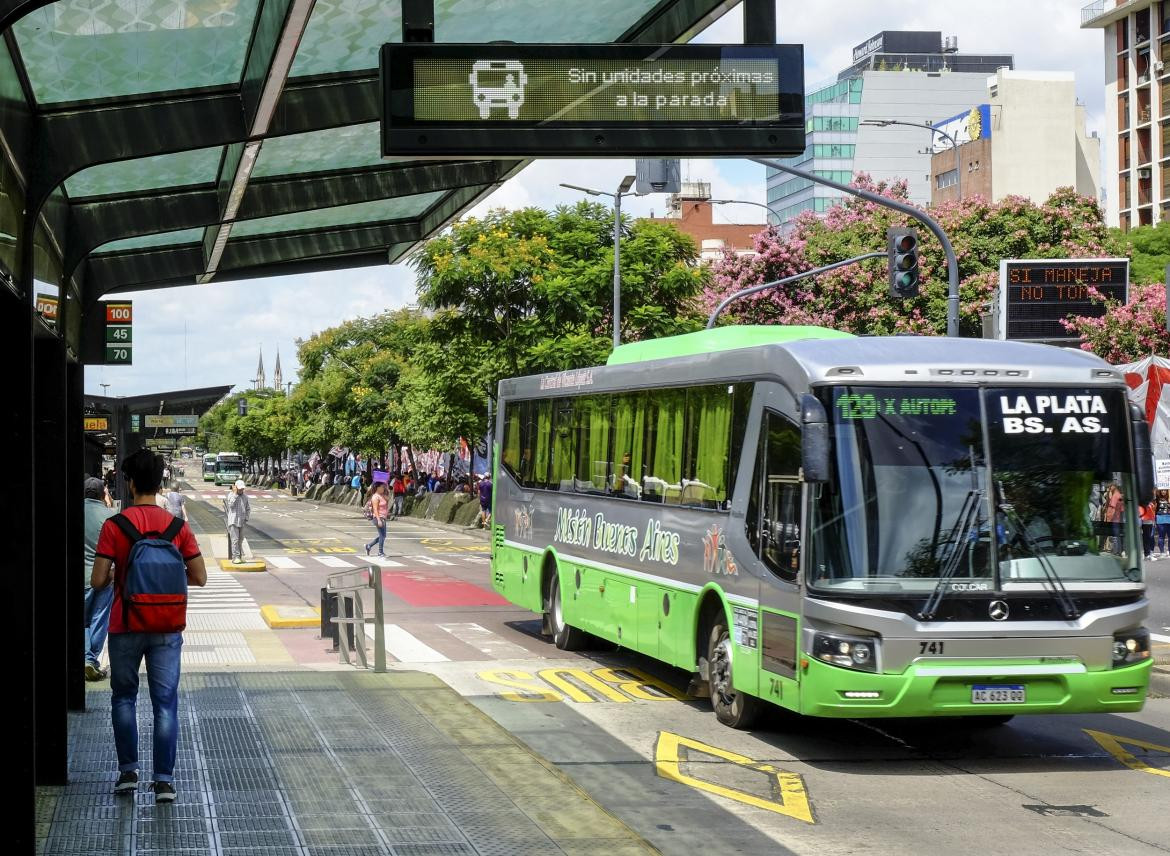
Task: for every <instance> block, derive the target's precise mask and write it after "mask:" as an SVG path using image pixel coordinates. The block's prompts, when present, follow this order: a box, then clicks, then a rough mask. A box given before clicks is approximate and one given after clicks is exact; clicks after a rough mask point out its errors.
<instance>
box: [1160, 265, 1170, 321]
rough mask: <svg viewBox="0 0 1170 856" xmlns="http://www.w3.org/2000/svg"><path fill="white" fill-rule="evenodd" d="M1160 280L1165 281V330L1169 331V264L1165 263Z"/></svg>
mask: <svg viewBox="0 0 1170 856" xmlns="http://www.w3.org/2000/svg"><path fill="white" fill-rule="evenodd" d="M1162 282H1163V283H1165V285H1164V286H1163V288H1164V289H1165V291H1166V332H1167V333H1170V265H1166V270H1165V271H1163V273H1162Z"/></svg>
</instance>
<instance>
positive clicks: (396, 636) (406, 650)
mask: <svg viewBox="0 0 1170 856" xmlns="http://www.w3.org/2000/svg"><path fill="white" fill-rule="evenodd" d="M383 629H384V631H385V634H386V635H385V647H386V653H388V654H390V655H391V656H392V657H394V659H396V660H398V661H399V662H400V663H445V662H447V661H449V660H450V659H451V658H450V657H444V656H443V655H442V654H440V653H439V652H438V651H436V650H435V649H434V648H432V647H431V646H430V645H427V644H426V643H425V642H422V641H420V640H419V639H417V638H416V637H414V636H413V635H412V634H411V633H410V632H409V631H407V630H404V629H403V628H401V627H399V626H398V625H397V624H386V625H383ZM366 635H367V636H369V637H370V638H371V639H373V638H374V628H373V627H371V626H370V625H369V624H367V625H366Z"/></svg>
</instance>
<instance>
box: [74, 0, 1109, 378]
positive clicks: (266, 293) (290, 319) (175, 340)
mask: <svg viewBox="0 0 1170 856" xmlns="http://www.w3.org/2000/svg"><path fill="white" fill-rule="evenodd" d="M1082 5H1084V3H1081V2H1069V0H1028V2H1026V3H1021V2H1018V0H1013V2H1006V0H983V2H980V3H958V2H954V0H950V2H945V3H940V2H936V3H923V2H921V0H914V1H913V2H910V0H883V2H872V0H815V2H813V3H809V2H808V0H804V2H800V3H797V2H791V0H778V19H779V23H778V26H779V30H780V40H781V41H784V42H796V43H801V44H804V46H805V80H806V81H807V84H808V86H809V87H812V86H815V85H816V84H819V83H821V82H824V81H827V80H830V79H832V78H834V77H835V76H836V73H837V71H839V70H840V69H841V68H844V67H846V66H847V65H849V63H850V58H851V55H852V50H853V46H854V45H856V44H858V43H860V42H862V41H864V40H865V39H867V38H869V37H870V36H872V35H874V34H875V33H877V32H879V31H881V30H884V29H904V30H942V32H943V34H944V35H954V36H958V39H959V49H960V50H961V51H963V52H967V53H977V52H984V53H1013V54H1015V60H1016V67H1017V68H1020V69H1031V70H1040V71H1073V72H1075V73H1076V80H1077V94H1078V96H1079V98H1080V99H1081V100H1082V101H1083V102H1084V103H1085V105H1086V109H1087V112H1088V116H1089V121H1088V125H1089V129H1090V130H1097V131H1098V132H1101V133H1102V136H1104V134H1103V131H1104V121H1103V110H1104V106H1103V105H1104V46H1103V37H1102V34H1101V31H1100V30H1082V29H1080V8H1081V6H1082ZM580 8H581V9H582V10H584V9H587V8H588V5H587V4H584V5H582V6H581V7H580ZM741 38H742V19H741V17H740V14H739V10H738V9H735V10H733V11H732V12H730V13H728V14H727V15H725V16H724V17H723V18H722V19H720V20H719V21H717V22H716V23H715V24H713V25H712V26H711V27H710V28H709V29H708V30H707V32H705V33H704V34H703V35H702V36H701V37H700V39H699V40H700V41H707V42H729V43H735V42H739V41H741ZM632 172H633V162H632V161H629V160H549V161H539V162H536V163H533V164H532V165H531V166H530V167H528V169H526V170H525V171H524V172H522V173H521V174H520V175H519V176H517V177H516V178H514V179H512V180H511V181H509V182H507V183H506V184H505V185H504V186H503V187H501V188H500V189H499V190H498V191H496V192H495V193H494V194H493V195H492V196H491V197H490V198H488V199H487V200H486V201H485V202H483V203H481V205H480V206H479V207H478V208H477V209H476V211H475V212H473V213H482V212H483V211H485V210H487V209H488V208H495V207H507V208H512V207H519V206H524V205H540V206H544V207H552V206H555V205H558V204H561V203H572V202H574V201H576V200H577V199H579V198H581V195H580V194H578V193H575V192H574V191H569V190H565V189H564V188H561V187H559V186H558V183H559V182H561V181H569V182H572V183H575V184H585V185H589V186H594V187H598V188H600V189H612V188H613V187H616V186H617V184H618V182H620V180H621V177H622V176H623V175H627V174H629V173H632ZM683 177H684V178H685V179H689V180H693V181H710V182H711V184H712V191H713V193H714V194H715V196H716V197H722V198H731V199H746V200H750V201H754V202H763V201H764V169H763V167H760V166H757V165H756V164H753V163H750V162H748V161H744V160H739V159H709V158H708V159H696V160H689V161H683ZM665 202H666V198H665V197H664V196H651V197H645V198H640V199H634V200H630V201H629V202H628V203H625V204H623V210H625V211H628V212H630V213H632V214H633V215H635V216H642V215H647V214H650V213H651V212H655V213H659V214H661V213H662V211H663V210H664V209H665ZM763 213H764V212H763V211H761V210H760V209H758V208H754V207H752V206H723V207H721V208H719V209H717V212H716V217H717V219H721V220H723V221H725V222H730V223H757V222H760V221H761V217H762V215H763ZM131 297H132V299H133V300H134V316H135V317H134V327H135V329H134V336H135V342H134V353H135V365H133V366H116V367H115V366H104V367H102V366H92V367H89V368H88V369H87V370H86V383H85V385H86V390H87V391H88V392H91V393H100V392H101V391H102V390H101V387H100V386H99V384H101V383H107V384H109V389H108V392H109V394H110V395H139V394H144V393H149V392H157V391H164V390H172V389H177V388H185V387H201V386H217V385H227V384H235V385H237V387H241V388H242V387H247V386H248V385H249V384H250V381H251V378H252V377H253V376H254V374H255V370H256V360H257V356H258V354H259V352H260V349H261V348H263V352H264V365H265V368H266V369H267V370H268V374H269V381H271V377H272V366H273V363H274V362H275V357H276V353H277V351H278V350H279V352H280V356H281V363H282V366H283V369H284V377H285V380H295V378H296V368H297V366H296V344H295V341H296V339H298V338H305V337H308V336H311V335H312V334H313V333H315V332H318V331H320V330H322V329H324V328H326V327H330V326H333V325H335V324H337V323H339V322H341V321H343V320H345V319H348V318H354V317H356V316H359V315H367V314H371V313H374V312H379V311H382V310H385V309H393V308H397V307H401V306H404V305H406V304H409V303H412V302H413V301H414V276H413V272H412V270H411V269H410V267H409V266H408V265H389V266H383V267H377V268H362V269H357V270H350V271H339V272H335V273H322V274H311V275H302V276H291V277H279V278H273V279H269V280H247V281H244V282H236V283H233V282H216V283H211V284H208V285H198V286H187V287H183V288H172V289H162V290H157V291H149V292H138V293H136V294H133V295H131ZM184 331H185V332H184Z"/></svg>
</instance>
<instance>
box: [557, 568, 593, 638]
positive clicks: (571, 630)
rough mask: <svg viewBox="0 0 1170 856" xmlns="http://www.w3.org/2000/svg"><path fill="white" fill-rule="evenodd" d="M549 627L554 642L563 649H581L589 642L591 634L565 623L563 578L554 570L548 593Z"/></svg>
mask: <svg viewBox="0 0 1170 856" xmlns="http://www.w3.org/2000/svg"><path fill="white" fill-rule="evenodd" d="M548 627H549V630H551V631H552V638H553V642H554V643H555V644H556V646H557V647H558V648H560V649H561V650H562V651H580V650H581V649H582V648H584V647H585V646H586V645H587V644H588V642H589V634H588V633H586V632H585V631H584V630H578V629H577V628H576V627H570V626H569V625H568V624H565V610H564V608H563V606H562V604H561V580H560V576H559V574H557V573H556V571H555V570H554V571H553V578H552V584H551V585H550V587H549V593H548Z"/></svg>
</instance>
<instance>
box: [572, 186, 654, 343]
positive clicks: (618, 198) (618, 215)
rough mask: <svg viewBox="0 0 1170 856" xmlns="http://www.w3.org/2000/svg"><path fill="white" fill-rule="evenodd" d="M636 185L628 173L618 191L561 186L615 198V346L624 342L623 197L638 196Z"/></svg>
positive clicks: (591, 194) (592, 194)
mask: <svg viewBox="0 0 1170 856" xmlns="http://www.w3.org/2000/svg"><path fill="white" fill-rule="evenodd" d="M633 186H634V176H632V175H627V176H626V177H625V178H623V179H622V183H621V184H619V185H618V189H617V192H616V193H606V192H605V191H604V190H593V189H592V188H589V187H578V186H577V185H575V184H565V183H564V182H561V187H567V188H569V189H570V190H580V191H581V192H582V193H588V194H589V195H590V196H608V197H609V198H610V199H612V200H613V346H614V348H617V346H618V345H620V344H621V343H622V316H621V310H622V272H621V237H622V197H623V196H637V194H636V193H634V194H631V193H630V188H631V187H633Z"/></svg>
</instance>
